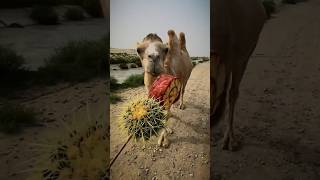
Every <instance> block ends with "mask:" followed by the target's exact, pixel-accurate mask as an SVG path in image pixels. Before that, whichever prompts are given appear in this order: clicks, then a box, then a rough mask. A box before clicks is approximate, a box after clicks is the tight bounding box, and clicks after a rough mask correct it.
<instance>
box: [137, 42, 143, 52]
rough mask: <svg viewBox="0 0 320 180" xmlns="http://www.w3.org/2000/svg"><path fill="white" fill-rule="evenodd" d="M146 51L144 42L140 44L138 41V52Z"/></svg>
mask: <svg viewBox="0 0 320 180" xmlns="http://www.w3.org/2000/svg"><path fill="white" fill-rule="evenodd" d="M143 52H144V47H143V46H142V44H140V43H139V42H137V53H138V54H139V55H141V53H143Z"/></svg>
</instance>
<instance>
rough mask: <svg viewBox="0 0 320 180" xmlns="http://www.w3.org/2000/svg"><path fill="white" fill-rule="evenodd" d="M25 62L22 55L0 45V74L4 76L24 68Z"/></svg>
mask: <svg viewBox="0 0 320 180" xmlns="http://www.w3.org/2000/svg"><path fill="white" fill-rule="evenodd" d="M24 64H25V60H24V58H23V57H22V56H20V55H18V54H17V53H16V52H15V51H13V50H12V49H10V48H6V47H3V46H0V74H1V76H2V77H3V76H6V75H7V74H10V75H11V73H15V72H17V71H19V70H21V69H24V68H23V65H24Z"/></svg>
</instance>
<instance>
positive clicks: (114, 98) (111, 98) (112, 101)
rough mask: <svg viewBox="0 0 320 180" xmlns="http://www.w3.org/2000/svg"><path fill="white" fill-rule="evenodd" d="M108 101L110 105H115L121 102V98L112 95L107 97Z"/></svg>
mask: <svg viewBox="0 0 320 180" xmlns="http://www.w3.org/2000/svg"><path fill="white" fill-rule="evenodd" d="M109 100H110V103H111V104H116V103H117V102H119V101H121V97H120V96H117V95H114V94H111V95H110V97H109Z"/></svg>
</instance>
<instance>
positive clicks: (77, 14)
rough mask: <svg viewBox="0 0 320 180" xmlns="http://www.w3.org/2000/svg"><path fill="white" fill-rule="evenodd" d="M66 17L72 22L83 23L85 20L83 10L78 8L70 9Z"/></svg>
mask: <svg viewBox="0 0 320 180" xmlns="http://www.w3.org/2000/svg"><path fill="white" fill-rule="evenodd" d="M64 17H65V18H66V19H68V20H71V21H82V20H84V18H85V17H84V13H83V11H82V9H80V8H77V7H72V8H68V9H67V11H66V12H65V14H64Z"/></svg>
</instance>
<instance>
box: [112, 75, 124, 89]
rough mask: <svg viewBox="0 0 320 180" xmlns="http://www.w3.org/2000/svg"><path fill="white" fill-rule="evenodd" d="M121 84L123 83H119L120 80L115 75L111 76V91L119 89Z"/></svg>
mask: <svg viewBox="0 0 320 180" xmlns="http://www.w3.org/2000/svg"><path fill="white" fill-rule="evenodd" d="M120 86H121V84H119V83H118V80H117V79H116V78H114V77H112V76H111V77H110V90H111V91H114V90H117V89H119V88H120Z"/></svg>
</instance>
